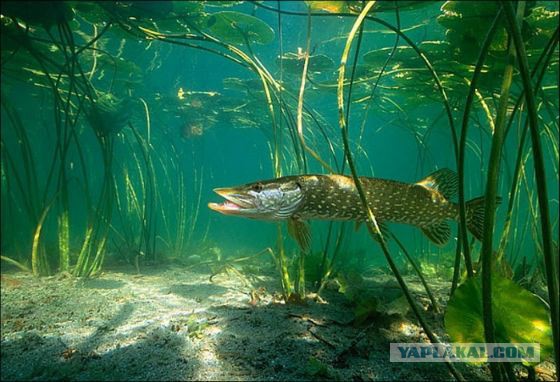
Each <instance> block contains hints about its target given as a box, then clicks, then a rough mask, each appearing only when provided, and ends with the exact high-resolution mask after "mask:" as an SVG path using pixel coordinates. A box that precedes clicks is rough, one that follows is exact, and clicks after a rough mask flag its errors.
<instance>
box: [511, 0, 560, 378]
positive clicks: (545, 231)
mask: <svg viewBox="0 0 560 382" xmlns="http://www.w3.org/2000/svg"><path fill="white" fill-rule="evenodd" d="M502 4H503V6H504V8H505V11H506V17H507V20H508V25H509V30H510V34H511V36H512V37H513V40H514V45H515V49H516V51H517V56H518V57H519V60H518V62H519V71H520V73H521V79H522V81H523V88H524V90H525V100H526V102H527V112H528V115H529V128H530V131H531V142H532V147H533V156H534V160H533V165H534V168H535V178H536V184H537V198H538V201H539V211H540V218H541V231H542V242H543V256H544V263H545V272H546V281H547V288H548V298H549V304H550V316H551V321H552V337H553V342H554V359H555V363H556V375H557V376H558V375H560V314H559V313H560V312H559V304H560V303H559V293H558V284H559V280H558V278H559V277H560V275H559V271H558V263H557V261H558V259H557V257H558V253H556V254H554V253H553V246H552V232H551V223H550V213H549V208H548V203H549V199H548V191H547V186H546V172H545V165H544V156H543V150H542V147H541V142H540V137H539V127H538V114H537V107H536V102H535V95H534V93H533V89H532V86H531V78H530V75H529V64H528V62H527V54H526V52H525V46H524V45H523V39H522V37H521V31H520V30H519V26H518V24H517V23H516V20H515V14H514V11H513V7H512V5H511V3H510V2H508V1H503V2H502Z"/></svg>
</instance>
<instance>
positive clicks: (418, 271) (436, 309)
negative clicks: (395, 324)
mask: <svg viewBox="0 0 560 382" xmlns="http://www.w3.org/2000/svg"><path fill="white" fill-rule="evenodd" d="M390 235H391V237H392V238H393V239H394V240H395V243H397V245H398V246H399V248H400V249H401V251H402V252H403V253H404V256H405V257H406V259H407V260H408V262H409V263H410V265H412V268H413V269H414V272H416V274H417V275H418V278H419V279H420V282H421V283H422V285H423V286H424V290H425V291H426V293H427V294H428V297H429V298H430V301H431V302H432V307H433V308H434V312H435V313H440V309H439V305H438V303H437V301H436V299H435V297H434V294H433V293H432V289H431V288H430V286H429V285H428V283H427V282H426V279H425V278H424V275H423V274H422V270H421V269H420V267H419V266H418V264H416V261H415V260H414V259H413V258H412V256H410V253H408V251H407V250H406V248H405V246H404V245H403V243H401V241H400V240H399V239H398V237H397V236H395V234H393V233H391V234H390Z"/></svg>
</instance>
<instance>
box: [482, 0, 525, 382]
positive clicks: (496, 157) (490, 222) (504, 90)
mask: <svg viewBox="0 0 560 382" xmlns="http://www.w3.org/2000/svg"><path fill="white" fill-rule="evenodd" d="M524 10H525V3H524V2H520V3H519V6H518V9H517V12H518V17H522V16H523V12H524ZM510 41H511V39H510ZM506 60H507V61H506V65H505V68H504V74H503V77H502V86H501V91H500V101H499V105H498V110H497V115H496V122H495V124H494V126H495V127H494V134H493V135H492V145H491V148H490V157H489V159H488V174H487V178H486V192H485V194H484V195H485V196H484V198H485V200H484V231H483V238H482V248H481V259H482V313H483V322H484V339H485V341H486V343H495V342H496V337H495V334H494V319H493V312H492V303H493V302H492V301H493V300H492V258H493V255H494V251H493V235H494V226H495V219H496V205H497V202H496V197H497V195H498V178H499V175H500V163H501V160H500V158H501V156H502V146H503V144H504V136H505V122H506V119H507V107H508V102H509V90H510V88H511V83H512V79H513V67H514V63H515V48H514V47H513V45H510V47H509V49H508V54H507V57H506ZM490 371H491V372H492V379H493V380H495V381H497V380H501V379H502V373H501V370H500V367H499V364H497V363H494V362H490Z"/></svg>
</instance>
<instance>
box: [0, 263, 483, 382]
mask: <svg viewBox="0 0 560 382" xmlns="http://www.w3.org/2000/svg"><path fill="white" fill-rule="evenodd" d="M195 271H196V272H195ZM208 272H209V270H208V269H205V268H204V267H200V269H196V268H191V269H190V270H186V269H185V267H179V266H168V267H165V268H157V269H156V268H152V269H146V270H143V272H142V274H135V273H134V272H133V271H130V272H129V271H127V270H123V269H120V270H112V271H111V270H110V271H107V272H105V273H104V274H102V275H101V276H100V277H99V278H96V279H91V280H77V279H74V278H71V277H64V276H56V277H51V278H34V277H32V276H29V275H27V274H23V273H10V274H4V275H3V276H2V284H1V285H2V288H1V292H2V301H1V308H2V309H1V320H2V322H1V329H2V330H1V341H2V343H1V379H2V380H61V379H64V380H318V379H334V380H354V381H363V380H442V379H447V380H450V379H452V377H451V375H450V374H449V372H448V370H447V368H446V366H445V365H444V364H437V363H414V364H412V363H408V364H405V363H391V362H389V343H390V342H426V341H427V338H426V336H425V335H424V334H423V331H422V330H421V329H420V328H419V327H418V326H417V325H415V324H414V322H415V320H414V319H413V317H412V316H411V314H410V313H406V312H401V313H400V314H399V313H394V314H381V315H379V316H378V317H373V318H370V319H369V320H368V322H367V323H365V324H362V325H360V326H356V325H355V323H354V322H353V320H354V313H353V308H352V306H351V305H350V304H349V302H348V300H347V299H346V298H345V297H344V296H343V295H342V294H340V293H339V292H338V291H337V290H335V288H334V287H332V288H326V290H325V291H324V293H323V295H322V297H323V299H324V300H323V301H318V300H310V301H308V302H307V303H305V304H301V305H296V304H284V303H282V302H281V299H280V296H278V291H279V290H280V288H279V285H278V281H277V280H278V279H277V278H276V275H270V276H261V277H253V278H251V279H250V280H249V279H247V278H244V277H242V276H240V275H238V274H236V273H235V272H232V271H230V272H222V273H220V274H218V275H216V276H214V277H212V278H211V279H210V274H209V273H208ZM385 277H386V279H381V280H378V279H376V282H375V283H372V284H371V287H372V288H373V289H375V288H377V293H379V295H387V294H391V293H392V291H394V290H395V289H396V288H397V287H396V285H395V283H394V281H392V278H391V277H390V276H388V275H387V276H385ZM418 284H419V283H417V282H415V283H414V282H413V283H412V285H418ZM434 287H435V293H436V295H438V296H441V301H442V302H443V301H445V299H446V298H445V296H446V295H447V293H448V288H449V285H448V284H443V283H442V284H441V285H435V286H434ZM415 288H417V289H415V292H416V294H417V295H418V296H419V301H420V302H421V303H422V304H425V305H426V306H427V303H426V302H427V299H426V298H425V297H423V296H424V293H423V291H422V290H421V289H420V288H419V287H415ZM426 314H427V317H428V318H429V320H430V323H431V325H432V327H433V328H434V329H435V331H436V332H437V333H439V334H440V335H442V337H441V338H442V340H445V339H446V338H445V337H444V336H443V334H442V333H443V329H442V327H441V316H440V315H435V314H433V313H431V312H430V311H427V312H426ZM455 365H456V366H457V368H458V369H459V370H460V371H461V373H463V375H464V376H465V378H467V379H486V380H488V379H489V374H488V370H487V369H486V368H483V367H477V366H470V365H466V364H458V363H457V364H455Z"/></svg>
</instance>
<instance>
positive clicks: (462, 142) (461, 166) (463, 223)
mask: <svg viewBox="0 0 560 382" xmlns="http://www.w3.org/2000/svg"><path fill="white" fill-rule="evenodd" d="M501 16H502V9H501V8H500V10H499V11H498V13H497V14H496V17H495V18H494V21H493V22H492V25H491V26H490V29H489V30H488V33H487V34H486V38H485V39H484V43H483V44H482V48H481V50H480V54H479V55H478V60H477V63H476V67H475V70H474V73H473V76H472V79H471V83H470V87H469V94H468V95H467V100H466V102H465V108H464V111H463V120H462V125H461V136H460V139H459V159H458V161H457V174H458V180H459V184H458V191H459V230H460V237H461V243H462V244H463V257H464V258H465V266H466V269H467V275H468V276H469V277H473V276H474V272H473V267H472V260H471V256H470V248H469V241H468V235H467V213H466V206H465V147H466V143H467V130H468V127H469V114H470V111H471V106H472V103H473V101H474V96H475V93H476V89H477V88H476V87H477V85H478V79H479V78H480V73H481V72H482V67H483V66H484V61H485V59H486V57H487V56H488V51H489V49H490V44H491V43H492V40H493V39H494V35H495V34H496V30H497V29H498V21H499V20H500V18H501ZM458 274H459V272H455V276H458ZM452 284H455V285H456V284H457V280H456V278H455V277H454V278H453V283H452ZM452 289H453V288H452Z"/></svg>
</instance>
